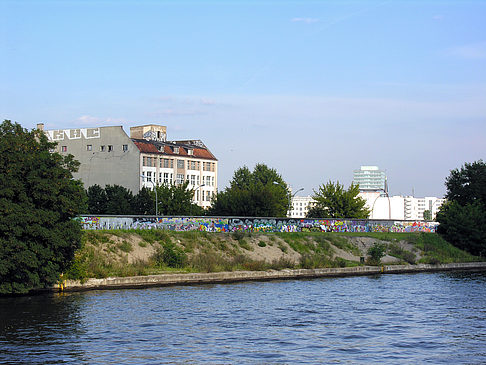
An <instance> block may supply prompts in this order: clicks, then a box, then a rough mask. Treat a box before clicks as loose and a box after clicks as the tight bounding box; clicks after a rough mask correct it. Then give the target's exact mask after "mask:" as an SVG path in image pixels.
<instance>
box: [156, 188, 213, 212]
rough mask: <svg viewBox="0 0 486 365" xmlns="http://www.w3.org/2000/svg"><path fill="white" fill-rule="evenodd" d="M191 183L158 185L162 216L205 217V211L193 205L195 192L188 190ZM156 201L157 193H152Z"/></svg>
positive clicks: (159, 207)
mask: <svg viewBox="0 0 486 365" xmlns="http://www.w3.org/2000/svg"><path fill="white" fill-rule="evenodd" d="M188 185H189V181H185V182H184V183H182V184H163V185H158V186H157V187H156V189H157V200H158V213H159V214H160V215H204V209H203V208H201V207H199V206H198V205H196V204H195V203H193V201H192V198H193V196H194V190H192V189H188ZM152 197H153V198H154V199H155V192H152Z"/></svg>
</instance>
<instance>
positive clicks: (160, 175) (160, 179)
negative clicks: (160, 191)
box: [159, 172, 162, 184]
mask: <svg viewBox="0 0 486 365" xmlns="http://www.w3.org/2000/svg"><path fill="white" fill-rule="evenodd" d="M159 184H162V173H161V172H159Z"/></svg>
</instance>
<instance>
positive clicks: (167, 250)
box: [153, 243, 187, 268]
mask: <svg viewBox="0 0 486 365" xmlns="http://www.w3.org/2000/svg"><path fill="white" fill-rule="evenodd" d="M153 259H154V260H155V262H156V264H157V265H159V266H163V265H166V266H168V267H173V268H182V267H184V266H185V265H186V263H187V255H186V253H185V252H184V251H183V250H182V249H181V248H180V247H177V246H176V245H175V244H173V243H169V244H165V245H163V246H162V247H161V248H159V249H157V251H156V252H155V254H154V256H153Z"/></svg>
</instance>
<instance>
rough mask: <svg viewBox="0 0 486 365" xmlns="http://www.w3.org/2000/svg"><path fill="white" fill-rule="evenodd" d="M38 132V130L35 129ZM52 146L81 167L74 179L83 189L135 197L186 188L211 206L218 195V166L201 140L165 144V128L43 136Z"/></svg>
mask: <svg viewBox="0 0 486 365" xmlns="http://www.w3.org/2000/svg"><path fill="white" fill-rule="evenodd" d="M38 128H39V129H43V125H38ZM45 133H46V135H47V136H48V138H49V140H51V141H53V142H57V143H58V145H57V147H56V149H55V151H56V152H59V153H60V154H72V155H73V156H74V158H75V159H76V160H78V161H79V162H80V167H79V171H78V172H77V173H74V174H73V176H74V178H76V179H80V180H81V181H82V182H83V183H84V187H85V188H86V189H87V188H89V187H90V186H92V185H95V184H97V185H100V186H102V187H104V186H106V185H114V184H117V185H121V186H124V187H125V188H127V189H129V190H131V191H132V192H133V193H134V194H136V193H138V191H139V190H140V189H141V188H142V187H144V186H146V187H148V188H153V187H154V186H155V185H160V184H164V183H166V184H182V183H183V182H185V181H188V182H189V186H188V188H189V189H194V202H195V203H197V204H198V205H199V206H201V207H203V208H207V207H209V206H210V205H211V199H212V197H213V196H214V194H216V192H217V189H218V160H217V159H216V157H215V156H214V155H213V154H212V153H211V151H210V150H209V149H208V148H207V147H206V146H205V145H204V143H203V142H202V141H200V140H184V141H167V128H166V127H165V126H160V125H153V124H149V125H143V126H137V127H132V128H130V136H128V135H127V134H126V133H125V131H124V130H123V127H121V126H117V127H96V128H77V129H62V130H47V131H45Z"/></svg>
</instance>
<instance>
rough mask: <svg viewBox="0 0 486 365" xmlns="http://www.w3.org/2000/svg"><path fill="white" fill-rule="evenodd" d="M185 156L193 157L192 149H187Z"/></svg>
mask: <svg viewBox="0 0 486 365" xmlns="http://www.w3.org/2000/svg"><path fill="white" fill-rule="evenodd" d="M187 154H188V155H189V156H192V155H194V150H193V149H192V148H188V149H187Z"/></svg>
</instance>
